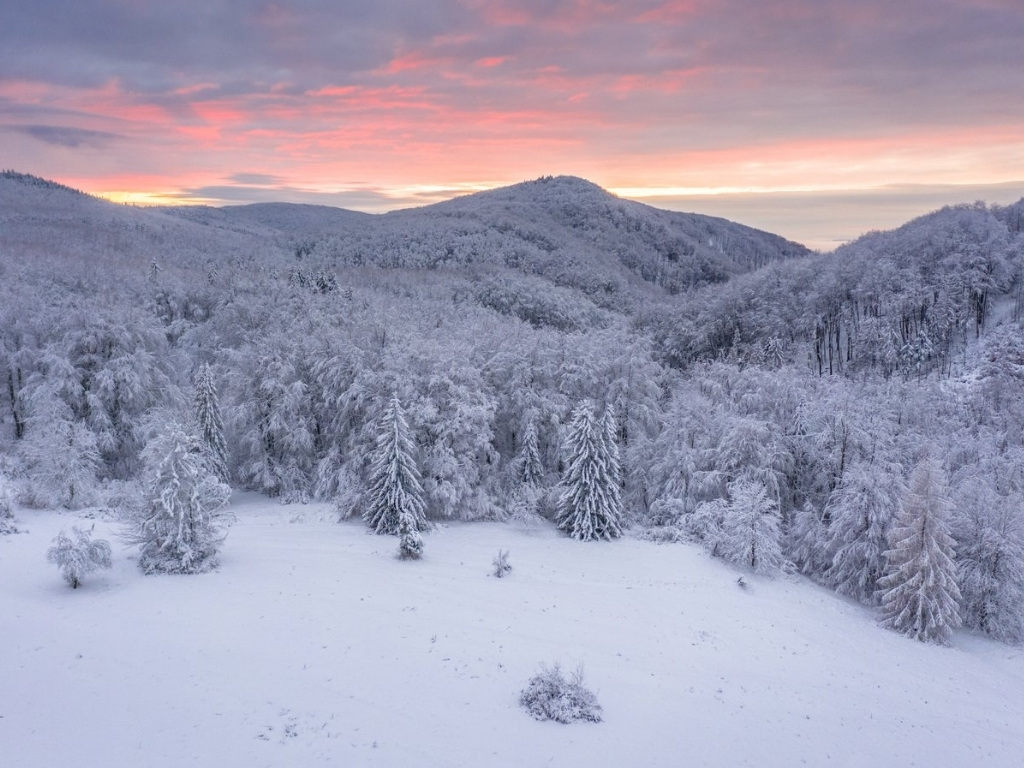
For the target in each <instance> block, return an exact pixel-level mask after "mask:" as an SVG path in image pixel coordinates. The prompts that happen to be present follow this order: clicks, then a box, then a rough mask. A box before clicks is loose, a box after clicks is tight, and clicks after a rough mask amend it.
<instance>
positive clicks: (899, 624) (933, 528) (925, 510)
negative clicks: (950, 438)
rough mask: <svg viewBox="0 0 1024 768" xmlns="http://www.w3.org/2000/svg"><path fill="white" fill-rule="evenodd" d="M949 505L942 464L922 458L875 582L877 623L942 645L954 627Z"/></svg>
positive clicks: (954, 582)
mask: <svg viewBox="0 0 1024 768" xmlns="http://www.w3.org/2000/svg"><path fill="white" fill-rule="evenodd" d="M950 508H951V503H950V500H949V494H948V492H947V488H946V479H945V476H944V473H943V471H942V466H941V465H940V464H939V462H938V461H937V460H936V459H934V458H931V457H926V458H924V459H922V460H921V461H920V462H919V463H918V464H917V466H916V467H914V471H913V472H912V473H911V475H910V483H909V486H908V488H907V493H906V496H905V497H904V499H903V509H902V510H901V512H900V514H899V517H898V518H897V519H896V522H895V524H894V525H893V528H892V530H891V531H890V533H889V549H888V551H886V553H885V557H886V575H885V576H884V577H883V578H882V579H880V580H879V582H878V586H879V589H880V591H881V602H882V626H884V627H886V628H888V629H892V630H894V631H896V632H899V633H901V634H904V635H907V636H908V637H912V638H914V639H915V640H921V641H922V642H932V643H940V644H945V643H946V642H947V641H948V639H949V635H950V633H951V632H952V631H953V630H954V629H956V628H957V627H958V626H960V613H959V603H960V589H959V587H958V586H957V566H956V562H955V561H954V559H953V554H954V549H955V547H956V542H955V541H954V540H953V537H952V536H950V534H949V522H948V518H949V512H950Z"/></svg>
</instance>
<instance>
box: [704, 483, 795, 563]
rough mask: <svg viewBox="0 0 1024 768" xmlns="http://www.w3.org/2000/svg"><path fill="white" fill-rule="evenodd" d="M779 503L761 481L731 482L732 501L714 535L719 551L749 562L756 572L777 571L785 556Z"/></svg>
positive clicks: (726, 556)
mask: <svg viewBox="0 0 1024 768" xmlns="http://www.w3.org/2000/svg"><path fill="white" fill-rule="evenodd" d="M780 522H781V521H780V516H779V506H778V504H777V503H776V502H775V499H773V498H771V497H770V496H769V495H768V491H767V490H766V489H765V487H764V485H762V484H761V483H759V482H757V481H750V480H737V481H735V482H733V483H730V484H729V503H728V504H727V505H726V507H725V508H724V510H723V513H722V518H721V528H720V530H719V531H718V533H717V535H715V536H714V537H713V540H714V543H715V551H716V552H717V554H718V555H719V556H720V557H722V558H723V559H724V560H727V561H729V562H731V563H736V564H738V565H746V566H748V567H750V568H752V569H753V570H754V572H755V573H774V572H776V571H778V570H779V569H780V568H781V567H782V565H783V563H784V562H785V559H784V558H783V556H782V547H781V545H780V542H779V524H780Z"/></svg>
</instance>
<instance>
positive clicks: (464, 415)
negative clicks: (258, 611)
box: [0, 174, 1024, 643]
mask: <svg viewBox="0 0 1024 768" xmlns="http://www.w3.org/2000/svg"><path fill="white" fill-rule="evenodd" d="M0 198H2V200H3V201H4V202H3V206H2V207H0V223H2V224H3V226H2V227H0V275H2V277H3V279H2V280H0V475H2V477H0V482H3V483H7V484H8V485H10V487H11V488H12V491H11V493H12V494H13V496H14V498H16V499H17V500H18V501H19V502H20V503H22V504H24V505H27V506H30V507H37V508H42V509H52V508H66V509H71V510H74V509H78V508H81V507H87V506H92V505H103V504H106V505H109V506H112V507H118V508H120V507H125V506H131V505H132V504H135V503H136V502H137V500H138V498H139V495H140V494H141V493H143V492H144V489H145V488H146V487H147V485H146V483H147V482H148V480H147V478H150V477H151V476H152V473H153V471H154V462H155V458H154V457H155V454H154V451H157V447H158V446H160V445H161V438H162V436H166V435H169V434H174V435H181V436H183V439H185V437H187V436H188V435H192V437H191V438H189V439H198V438H196V437H195V432H196V431H197V427H196V420H197V419H198V418H199V417H198V416H197V408H198V406H197V405H196V403H197V392H198V391H199V390H200V387H199V386H198V383H197V382H198V380H199V378H200V375H202V377H203V381H204V382H206V384H204V387H203V388H202V391H204V392H206V393H207V395H206V397H207V398H208V401H206V402H207V403H208V405H209V402H212V401H214V400H216V402H217V403H218V408H219V409H220V410H219V412H220V418H219V419H216V418H213V417H212V416H210V419H211V422H210V423H211V424H213V426H212V427H210V429H211V430H212V431H211V434H213V433H214V432H215V433H216V440H217V444H218V445H219V446H221V447H220V448H218V451H219V452H220V454H219V455H220V458H219V459H218V461H219V462H220V463H219V466H220V469H219V470H218V471H220V472H222V476H223V477H224V478H225V479H227V480H228V481H229V482H230V484H231V486H232V487H234V488H235V489H244V490H248V491H258V492H261V493H263V494H266V495H267V496H269V497H272V498H277V499H280V500H283V501H286V502H306V501H310V500H315V501H320V502H327V503H331V504H333V505H334V507H335V508H336V509H337V512H338V514H339V515H340V516H342V517H345V518H348V517H358V516H359V515H361V514H362V513H363V512H364V511H365V509H366V505H367V503H368V501H367V500H368V499H369V498H370V496H369V494H370V493H371V490H372V487H374V483H376V480H375V477H374V475H373V466H374V461H375V457H376V454H375V451H376V450H377V447H378V443H379V442H380V440H381V439H382V435H384V434H389V431H388V430H387V428H385V427H382V418H383V416H384V414H385V413H386V412H387V409H389V408H391V403H392V402H393V400H394V399H397V401H398V405H399V406H400V409H401V411H402V412H403V413H404V419H405V421H406V423H407V426H408V444H409V446H411V447H409V448H408V449H407V450H406V454H407V455H406V456H405V461H406V465H407V466H409V467H412V466H415V467H416V469H417V471H418V472H419V473H420V478H421V481H420V482H421V493H422V498H421V499H420V501H421V505H422V511H423V514H424V516H425V518H426V519H428V520H431V521H435V522H454V521H460V522H469V521H489V522H493V521H522V520H527V521H531V520H532V521H537V520H547V521H548V522H551V521H553V520H559V521H561V522H562V524H563V527H564V528H566V530H567V532H570V531H569V529H570V526H568V525H567V524H566V522H565V521H566V520H568V519H570V517H571V515H572V514H574V512H575V510H574V508H572V507H571V506H569V507H567V506H566V505H568V504H570V502H568V501H566V499H567V498H569V497H567V496H565V494H564V491H565V487H566V484H567V483H569V482H570V481H571V478H572V477H576V476H578V477H583V475H582V474H578V475H573V474H572V473H573V472H574V471H575V470H574V469H573V467H576V466H578V465H579V462H580V461H583V460H584V458H585V457H586V456H590V458H591V459H593V461H594V462H595V464H596V465H598V466H600V467H603V468H604V469H603V470H602V472H601V474H600V480H599V481H596V482H597V483H598V486H597V487H599V488H600V489H601V491H602V493H601V494H599V495H598V496H594V497H593V498H600V499H603V501H602V502H601V503H602V504H606V505H607V506H608V508H609V509H611V510H612V511H611V512H608V510H605V511H606V512H608V515H607V516H606V517H607V519H612V518H615V524H614V525H608V526H607V527H606V528H604V529H603V530H604V531H606V532H608V533H607V535H609V536H612V535H613V534H612V533H611V532H615V533H617V532H618V531H620V530H630V529H632V530H634V531H643V530H646V529H650V530H652V531H655V532H656V535H658V536H660V537H663V538H664V539H666V540H671V541H682V542H689V543H690V544H693V545H697V546H700V547H702V548H704V549H705V550H707V551H708V552H711V553H714V554H715V555H716V556H718V557H721V558H724V559H729V560H730V561H734V562H736V563H737V564H741V563H744V562H745V563H746V564H747V566H748V567H749V568H750V569H751V570H767V571H769V572H775V573H780V574H781V573H791V572H799V573H802V574H803V575H804V576H806V577H807V579H808V580H809V581H812V582H814V583H817V584H820V585H824V586H827V587H829V588H831V589H833V590H835V591H836V592H838V593H840V594H843V595H846V596H848V597H850V598H852V599H855V600H857V601H859V602H860V603H862V604H863V605H864V606H865V608H877V607H878V604H879V602H880V601H881V600H882V598H883V597H884V594H883V593H882V591H880V588H879V584H880V579H881V578H882V577H883V576H884V575H885V573H886V569H887V568H888V567H889V565H888V563H887V557H888V555H887V552H888V551H889V546H888V538H887V537H888V536H889V534H890V532H892V531H893V530H895V528H896V526H897V525H899V524H901V515H902V514H903V511H904V509H905V507H906V501H907V499H909V495H908V494H909V491H908V483H909V482H910V480H911V478H912V477H914V476H915V474H916V473H919V471H924V469H927V470H928V476H929V477H930V478H933V484H934V486H935V487H934V489H933V496H934V497H935V498H938V499H940V500H941V502H942V503H941V504H939V505H938V507H937V508H936V509H937V511H936V514H938V515H939V516H940V517H942V518H943V519H942V521H941V523H940V525H941V526H942V527H943V528H944V529H946V530H947V531H948V535H949V536H950V537H951V541H953V542H954V543H955V545H954V544H950V545H949V546H948V547H947V548H946V551H944V553H943V559H942V562H944V563H947V564H954V563H955V566H956V572H955V573H953V572H950V573H947V574H946V576H947V581H948V582H949V583H953V582H954V581H955V583H956V584H957V589H958V590H959V597H957V596H956V595H952V594H951V595H949V599H948V600H946V601H945V602H944V603H943V605H944V606H945V616H944V620H943V622H942V623H941V624H942V632H941V633H940V634H939V635H938V636H937V637H936V638H933V639H936V640H938V641H942V640H944V639H945V638H946V637H947V636H948V634H949V633H950V632H953V630H954V629H955V628H956V625H957V624H958V623H959V624H960V625H962V626H963V628H964V629H963V631H964V632H965V633H977V634H980V635H984V636H987V637H990V638H995V639H999V640H1004V641H1006V642H1009V643H1018V642H1024V516H1022V514H1021V509H1024V478H1022V476H1021V470H1020V468H1021V467H1022V466H1024V429H1022V426H1021V425H1022V424H1024V389H1022V388H1021V386H1020V382H1021V381H1022V380H1024V332H1022V330H1021V325H1020V320H1021V318H1022V313H1021V308H1022V307H1021V301H1020V296H1021V286H1022V284H1024V281H1022V279H1021V277H1022V259H1021V256H1022V254H1024V248H1022V245H1024V234H1022V232H1021V230H1020V218H1019V215H1018V213H1017V212H1018V211H1019V208H1020V206H1019V205H1018V206H1011V207H1008V208H1000V207H988V206H984V205H971V206H957V207H953V208H949V209H943V210H942V211H938V212H936V213H934V214H932V215H930V216H928V217H924V218H922V219H919V220H915V221H913V222H909V223H908V224H907V225H906V226H905V227H902V228H900V229H897V230H894V231H893V232H889V233H875V234H872V235H870V236H868V237H865V238H863V239H862V240H860V241H858V242H856V243H853V244H851V245H850V246H848V247H847V248H845V249H843V250H842V251H841V252H840V253H838V254H833V255H828V254H812V255H806V254H805V255H794V254H793V253H792V249H790V248H789V247H788V246H786V245H785V244H784V243H780V242H779V241H778V240H777V239H773V238H772V236H770V235H765V234H763V233H755V232H752V231H750V230H746V229H744V228H742V227H738V226H737V225H732V224H729V223H728V222H722V221H720V220H714V219H702V218H700V217H688V216H681V215H675V214H665V213H664V212H658V211H655V210H654V209H650V208H647V207H644V206H636V205H634V204H632V203H625V202H624V201H619V200H617V199H616V198H614V197H612V196H609V195H607V194H606V193H605V192H603V191H602V190H600V189H598V188H597V187H594V186H593V185H590V184H588V183H586V182H583V181H581V180H578V179H569V178H558V179H541V180H538V181H535V182H529V183H526V184H523V185H517V186H515V187H510V188H507V189H504V190H495V191H493V192H489V193H483V194H480V195H474V196H469V197H466V198H460V199H457V200H453V201H450V202H448V203H443V204H440V205H437V206H431V207H429V208H423V209H416V210H410V211H398V212H395V213H393V214H386V215H382V216H364V215H359V214H350V213H347V212H344V211H334V210H330V209H319V208H316V209H310V208H306V207H298V208H296V207H292V206H277V205H269V206H268V205H263V206H256V207H252V208H249V209H239V210H237V211H235V210H232V211H224V210H218V209H211V208H192V209H182V210H175V211H170V212H169V211H153V210H142V209H136V208H131V207H127V206H117V205H111V204H109V203H105V202H103V201H98V200H95V199H93V198H88V197H86V196H83V195H81V194H79V193H76V192H74V191H73V190H68V189H66V188H62V187H60V186H59V185H53V184H50V183H48V182H44V181H42V180H38V179H32V178H31V177H23V176H18V175H17V174H5V175H4V176H3V177H0ZM321 227H328V228H331V227H333V228H334V231H333V232H327V233H326V234H324V232H323V230H321V229H319V228H321ZM701 228H704V229H701ZM316 231H319V232H320V234H316ZM702 233H703V234H702ZM726 234H728V235H729V236H728V237H725V236H724V235H726ZM686 238H689V239H686ZM672 243H677V244H678V243H682V244H686V243H689V244H690V245H689V246H687V247H690V246H692V252H690V253H689V256H692V257H693V258H689V257H688V258H683V256H682V255H680V254H682V251H680V252H679V253H677V256H679V258H678V259H676V260H675V261H673V259H672V258H670V256H669V254H671V253H676V252H675V251H672V250H671V249H670V245H671V244H672ZM712 246H713V247H712ZM734 246H735V247H734ZM679 247H680V248H682V247H683V246H682V245H680V246H679ZM630 249H631V250H630ZM759 249H761V250H759ZM765 249H767V250H765ZM759 253H760V254H762V255H761V256H756V254H759ZM629 254H634V255H636V260H635V263H634V262H631V260H630V259H631V258H632V257H630V256H629ZM751 254H754V255H753V256H752V255H751ZM764 254H769V256H765V255H764ZM770 254H774V255H770ZM705 258H706V259H708V260H709V261H708V263H711V264H713V265H714V269H715V270H717V271H716V274H714V275H707V274H703V273H700V275H699V276H698V278H697V279H696V280H695V281H694V282H693V284H692V287H689V288H687V289H686V290H685V291H683V292H681V293H677V294H673V293H672V290H673V289H672V287H671V285H669V284H666V283H665V280H667V279H668V277H666V276H671V275H676V277H680V279H681V276H682V275H683V274H684V273H686V274H691V276H692V274H693V273H692V269H693V268H694V267H695V265H699V264H700V263H702V260H704V259H705ZM764 258H767V259H769V260H768V263H765V264H763V265H760V266H759V264H760V263H761V260H763V259H764ZM645 264H647V265H656V266H658V269H661V270H662V272H661V273H660V274H661V275H662V277H661V278H658V279H656V280H654V281H651V280H649V279H646V278H645V277H644V274H643V269H644V267H643V265H645ZM638 265H639V267H638ZM638 268H639V271H637V269H638ZM677 268H678V271H673V270H674V269H677ZM687 270H690V272H689V273H688V272H687ZM673 279H674V278H673ZM659 280H660V281H661V282H659ZM702 281H703V282H702ZM213 410H214V409H213V406H212V405H209V407H207V408H206V410H205V411H204V413H206V414H207V415H208V416H209V414H211V413H213ZM394 412H398V411H397V409H396V410H395V411H394ZM598 424H599V425H600V429H598V428H597V426H596V425H598ZM586 425H589V426H586ZM204 429H205V428H204ZM587 430H589V435H590V437H589V438H588V437H586V435H585V432H587ZM204 439H206V438H204ZM211 439H212V438H211ZM586 446H589V447H586ZM584 447H586V449H585V450H584ZM581 451H582V453H581ZM186 455H192V454H191V453H188V452H186ZM581 457H583V458H581ZM378 458H379V457H378ZM410 471H411V470H410ZM587 476H588V477H590V475H587ZM865 509H866V510H869V512H870V514H868V513H866V512H865ZM752 510H753V512H752ZM754 512H756V513H757V514H756V516H754V517H753V518H752V522H750V521H748V522H750V524H749V525H748V524H747V523H743V524H741V523H740V522H738V521H741V520H743V519H745V518H743V515H747V514H753V513H754ZM747 531H754V532H756V535H757V537H758V541H757V543H756V546H755V547H754V549H753V550H751V549H750V548H749V547H748V546H747V545H748V544H749V542H744V540H743V536H744V535H746V534H745V532H747ZM572 535H576V532H575V531H573V532H572ZM752 535H753V534H752ZM580 538H585V536H584V535H583V534H581V535H580ZM581 546H584V545H582V544H581ZM751 551H753V552H755V553H756V556H753V555H752V556H750V557H747V555H744V554H743V553H744V552H747V553H748V554H749V552H751ZM744 558H746V559H744ZM950 568H951V569H952V565H950ZM954 637H956V636H954Z"/></svg>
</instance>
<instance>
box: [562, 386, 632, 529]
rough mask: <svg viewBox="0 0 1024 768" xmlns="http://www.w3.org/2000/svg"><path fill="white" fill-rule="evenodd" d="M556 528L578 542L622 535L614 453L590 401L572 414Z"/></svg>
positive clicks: (618, 474)
mask: <svg viewBox="0 0 1024 768" xmlns="http://www.w3.org/2000/svg"><path fill="white" fill-rule="evenodd" d="M565 465H566V470H565V476H564V477H563V478H562V482H561V495H560V496H559V498H558V508H557V523H558V527H559V528H561V529H562V530H563V531H565V532H566V533H568V534H569V535H570V536H572V538H574V539H577V540H579V541H591V540H592V539H614V538H618V537H619V536H621V535H622V529H621V522H620V521H621V519H622V502H621V499H620V495H619V486H620V482H621V478H620V470H619V465H618V461H617V449H616V448H615V446H614V443H612V442H611V441H610V440H609V438H608V434H607V430H606V428H605V423H604V421H603V420H602V421H598V420H597V418H596V417H595V415H594V407H593V405H592V404H591V403H590V402H589V401H584V402H583V403H581V404H580V405H579V406H578V407H577V408H576V410H575V411H573V415H572V420H571V421H570V423H569V432H568V434H567V435H566V442H565Z"/></svg>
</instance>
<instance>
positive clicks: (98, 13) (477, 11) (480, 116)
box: [0, 0, 1024, 250]
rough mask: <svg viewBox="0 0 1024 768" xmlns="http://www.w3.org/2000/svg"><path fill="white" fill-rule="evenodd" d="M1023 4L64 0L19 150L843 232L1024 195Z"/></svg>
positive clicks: (31, 54) (118, 184) (339, 197)
mask: <svg viewBox="0 0 1024 768" xmlns="http://www.w3.org/2000/svg"><path fill="white" fill-rule="evenodd" d="M1022 40H1024V7H1021V6H1019V4H1017V3H1014V2H1011V1H1010V0H956V1H953V0H949V1H948V2H942V3H940V4H937V5H936V7H935V9H934V12H933V13H932V14H931V15H929V16H928V17H927V18H921V16H920V14H919V13H917V12H916V11H915V10H914V9H913V8H902V7H895V8H894V7H892V6H891V4H887V3H882V2H881V0H870V2H867V3H863V4H858V5H857V6H856V7H846V6H844V5H843V4H828V5H827V6H823V5H822V4H821V3H817V2H812V0H776V1H775V2H772V3H767V4H763V5H759V6H757V7H755V8H750V7H749V6H746V5H744V4H742V3H736V2H735V1H734V0H726V2H719V3H714V4H709V3H704V2H699V1H698V0H673V1H671V2H650V1H647V0H641V1H638V2H630V3H624V4H606V3H600V2H593V1H591V0H571V1H570V0H566V1H564V2H555V3H536V2H520V3H512V2H500V1H499V2H482V1H481V0H464V2H454V1H452V2H442V3H437V4H431V5H430V6H424V5H423V4H418V3H411V2H409V1H408V0H388V2H382V3H379V4H375V5H374V6H373V7H364V6H363V5H361V4H352V3H342V4H337V3H330V4H322V3H319V2H316V1H315V0H310V2H308V3H304V4H302V5H300V6H296V7H287V8H285V7H281V6H275V5H272V4H269V5H268V4H265V3H262V2H243V3H241V4H230V5H229V4H224V3H218V2H214V3H212V4H211V5H209V6H208V7H206V8H204V9H203V11H202V12H201V13H196V12H192V11H189V10H183V9H181V8H176V7H170V6H155V5H150V4H148V3H145V2H142V3H132V4H127V3H106V2H98V0H97V1H94V2H89V3H85V4H82V3H78V2H70V0H42V1H41V2H39V3H34V4H31V5H29V6H25V7H19V8H18V9H17V10H16V11H14V12H12V13H9V14H8V18H6V19H5V24H4V25H3V27H2V28H0V137H2V141H0V167H11V168H20V169H25V170H26V172H30V173H32V174H34V175H39V176H42V177H45V178H52V179H54V180H58V181H60V182H61V183H64V184H67V185H69V186H73V187H76V188H78V189H82V190H83V191H86V192H88V193H90V194H93V195H96V196H99V197H103V198H106V199H109V200H113V201H115V202H133V203H144V204H162V205H168V204H175V205H180V204H211V205H235V204H245V203H253V202H269V201H275V202H293V203H311V204H319V205H330V206H333V207H339V208H346V209H349V210H360V211H365V212H369V213H374V212H383V211H386V210H394V209H399V208H408V207H415V206H419V205H424V204H430V203H433V202H439V201H441V200H445V199H450V198H451V197H454V196H458V195H462V194H468V193H472V192H477V191H484V190H487V189H493V188H497V187H501V186H507V185H510V184H514V183H517V182H519V181H523V180H526V179H531V178H537V177H539V176H543V175H572V176H579V177H582V178H585V179H588V180H590V181H592V182H594V183H596V184H598V185H599V186H601V187H603V188H605V189H607V190H608V191H610V192H613V193H615V194H618V195H619V196H620V197H624V198H626V199H631V200H637V201H638V202H643V203H647V204H650V205H653V206H655V207H658V208H664V209H668V210H677V211H688V212H693V213H701V214H705V215H713V216H720V217H722V218H727V219H730V220H734V221H737V222H739V223H742V224H746V225H748V226H752V227H756V228H758V229H762V230H766V231H770V232H774V233H777V234H780V235H782V236H784V237H786V238H788V239H791V240H795V241H797V242H801V243H804V244H805V245H808V246H809V247H812V248H815V249H817V250H832V249H833V248H834V247H836V246H837V245H839V244H841V243H843V242H847V241H850V240H852V239H855V238H856V237H858V236H859V235H861V234H863V233H864V232H867V231H870V230H877V229H891V228H893V227H895V226H898V225H900V224H902V223H904V222H905V221H907V220H910V219H912V218H914V217H916V216H919V215H922V214H924V213H928V212H929V211H932V210H935V209H937V208H940V207H942V206H943V205H950V204H956V203H970V202H974V201H976V200H984V201H985V202H987V203H990V204H1006V203H1010V202H1014V201H1016V200H1017V199H1020V198H1021V197H1024V100H1022V99H1021V98H1020V97H1019V94H1017V93H1016V90H1015V83H1016V81H1017V79H1018V77H1017V75H1018V73H1019V64H1020V55H1019V50H1020V44H1021V41H1022Z"/></svg>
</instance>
